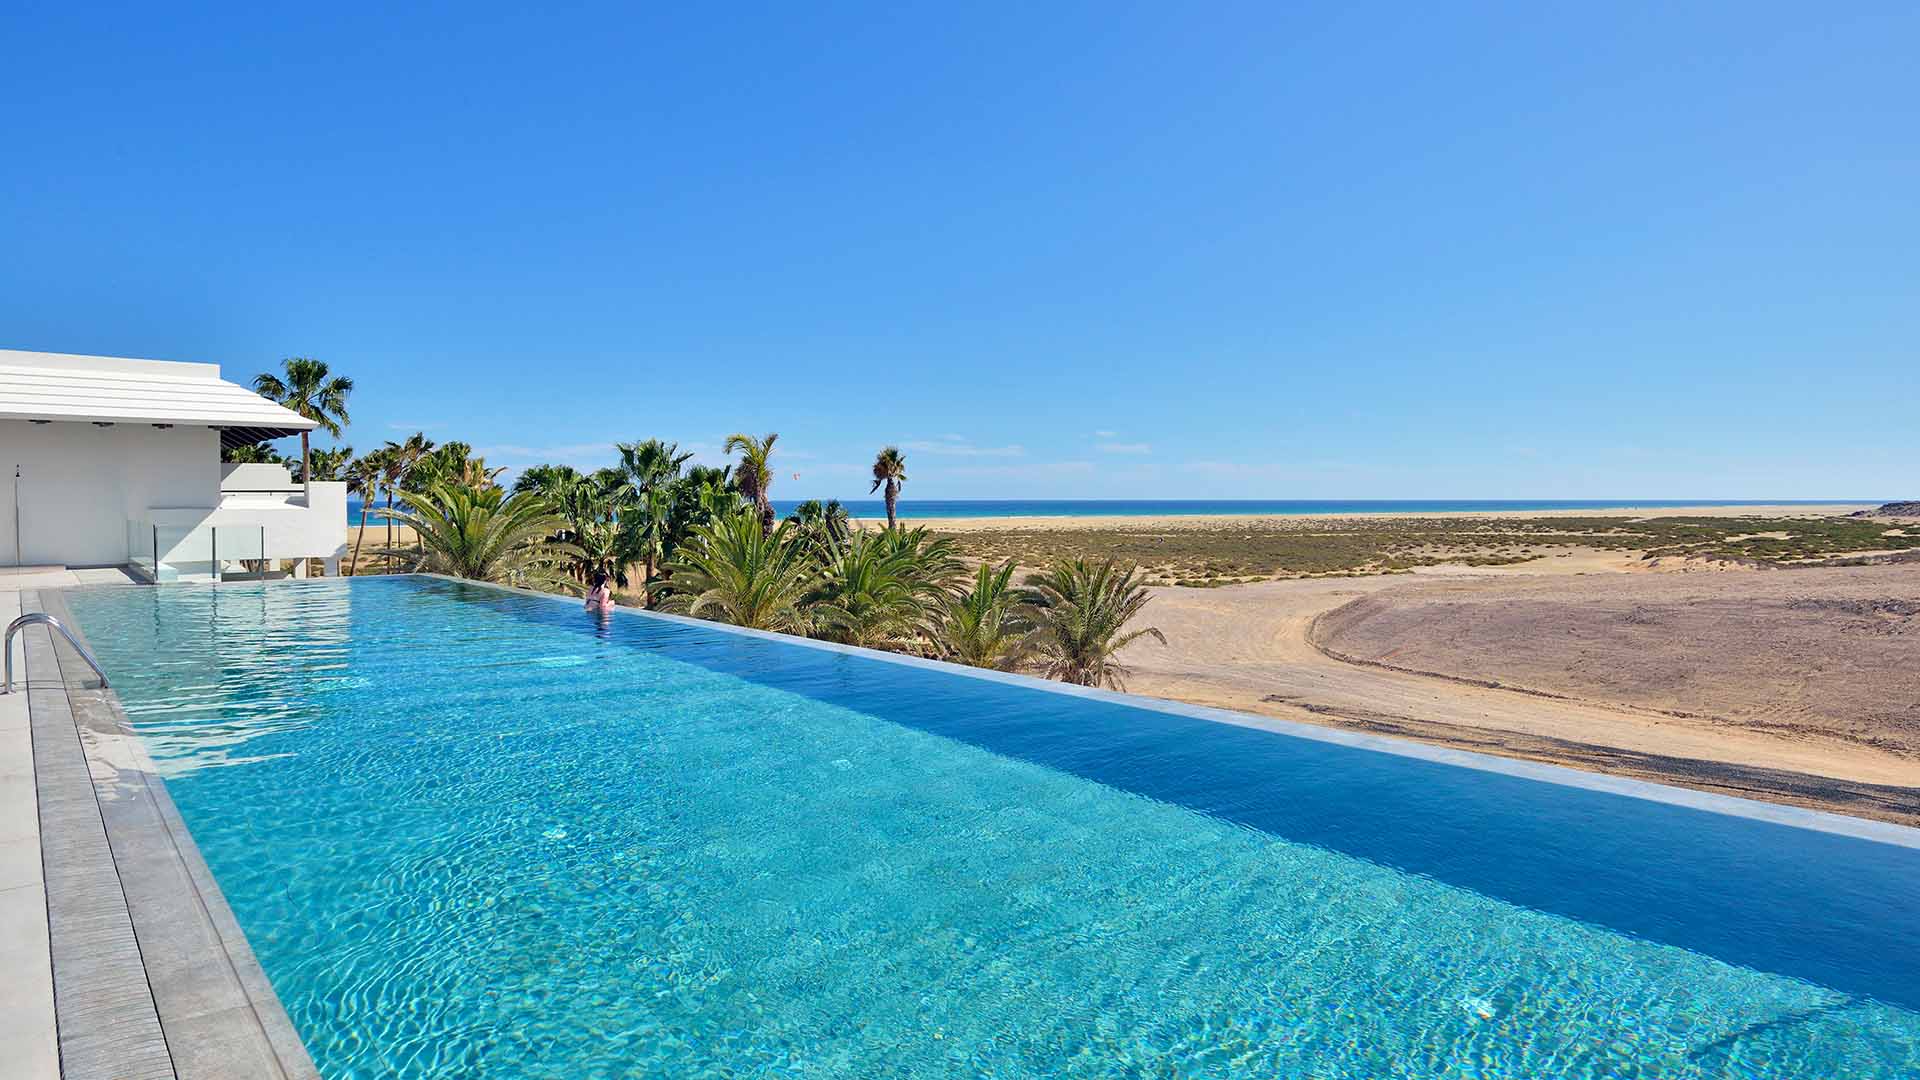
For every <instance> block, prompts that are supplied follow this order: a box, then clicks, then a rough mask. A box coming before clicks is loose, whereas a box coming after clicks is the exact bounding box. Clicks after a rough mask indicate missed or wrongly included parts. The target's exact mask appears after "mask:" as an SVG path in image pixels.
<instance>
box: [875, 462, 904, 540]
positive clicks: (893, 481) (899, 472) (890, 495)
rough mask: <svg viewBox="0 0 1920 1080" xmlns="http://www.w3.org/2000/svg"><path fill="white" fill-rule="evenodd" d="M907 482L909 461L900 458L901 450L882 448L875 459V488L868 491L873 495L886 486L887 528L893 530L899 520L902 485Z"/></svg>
mask: <svg viewBox="0 0 1920 1080" xmlns="http://www.w3.org/2000/svg"><path fill="white" fill-rule="evenodd" d="M906 482H907V459H906V458H904V457H901V456H900V448H899V447H897V446H888V447H883V448H881V450H880V452H879V453H878V454H876V455H874V458H873V487H872V488H870V489H868V491H867V494H869V495H871V494H873V493H874V492H876V491H879V490H880V488H881V486H882V485H885V486H886V489H887V493H886V494H885V495H884V496H882V498H884V499H886V500H887V528H889V529H891V528H893V527H894V524H895V523H896V521H897V520H898V519H897V518H896V517H895V510H896V509H897V508H898V507H899V505H900V485H901V484H904V483H906Z"/></svg>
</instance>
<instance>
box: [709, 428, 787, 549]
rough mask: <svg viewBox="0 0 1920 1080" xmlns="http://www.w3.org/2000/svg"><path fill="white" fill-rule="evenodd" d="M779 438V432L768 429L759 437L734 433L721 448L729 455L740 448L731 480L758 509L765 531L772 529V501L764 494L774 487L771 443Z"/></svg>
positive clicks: (762, 528)
mask: <svg viewBox="0 0 1920 1080" xmlns="http://www.w3.org/2000/svg"><path fill="white" fill-rule="evenodd" d="M779 437H780V435H779V433H778V432H770V433H768V434H767V436H766V437H765V438H761V439H756V438H754V437H753V436H751V435H742V434H738V433H735V434H733V435H729V436H727V445H726V448H725V450H724V451H723V452H724V453H728V454H731V453H733V452H734V451H735V450H738V451H740V464H739V466H738V467H737V468H735V469H734V471H733V482H734V484H736V485H737V486H738V487H739V488H740V494H742V495H745V496H746V497H747V499H748V500H749V501H751V502H752V503H753V505H754V506H755V507H756V508H757V509H758V510H759V511H760V531H761V532H764V533H771V532H773V503H772V502H771V501H769V500H768V497H767V493H768V490H769V489H770V488H772V487H773V466H772V464H771V460H772V458H773V443H774V440H776V439H778V438H779Z"/></svg>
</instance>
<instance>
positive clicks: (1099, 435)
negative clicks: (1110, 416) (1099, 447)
mask: <svg viewBox="0 0 1920 1080" xmlns="http://www.w3.org/2000/svg"><path fill="white" fill-rule="evenodd" d="M1119 434H1120V433H1119V432H1117V431H1096V432H1094V433H1093V437H1094V438H1096V439H1112V438H1116V437H1118V436H1119Z"/></svg>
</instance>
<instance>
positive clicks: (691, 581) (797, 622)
mask: <svg viewBox="0 0 1920 1080" xmlns="http://www.w3.org/2000/svg"><path fill="white" fill-rule="evenodd" d="M670 569H671V571H672V572H671V574H670V575H669V576H668V578H667V589H668V595H667V600H668V606H669V607H671V608H674V609H677V610H680V611H684V612H686V613H687V614H689V615H695V616H698V617H700V618H703V619H713V620H715V621H718V622H725V623H732V624H733V625H735V626H746V627H752V628H754V629H757V630H777V631H786V632H791V631H795V630H803V629H805V628H806V625H807V616H806V613H805V611H804V610H803V609H802V601H803V600H804V599H805V597H806V594H807V588H808V586H809V585H810V584H812V577H813V574H812V567H811V565H810V560H809V559H808V558H807V555H806V553H805V552H804V551H802V550H801V547H800V545H799V544H796V543H794V542H793V537H792V536H791V534H790V533H789V526H788V525H786V524H785V523H782V524H781V525H780V527H779V528H776V529H774V530H773V531H771V532H762V531H761V529H760V516H759V515H758V514H756V513H754V512H753V511H752V510H750V509H747V508H741V509H737V510H735V511H733V512H732V513H729V514H725V515H723V516H721V517H717V518H714V519H713V520H712V521H709V522H707V523H706V524H704V525H701V526H700V527H698V528H696V529H695V530H694V531H693V535H692V536H690V537H688V538H687V541H686V543H684V544H682V545H681V546H680V549H679V551H678V552H677V553H676V555H675V557H674V563H673V565H672V567H671V568H670Z"/></svg>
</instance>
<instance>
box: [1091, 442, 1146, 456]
mask: <svg viewBox="0 0 1920 1080" xmlns="http://www.w3.org/2000/svg"><path fill="white" fill-rule="evenodd" d="M1094 449H1096V450H1098V451H1100V452H1101V453H1103V454H1151V453H1153V444H1151V443H1143V442H1103V443H1101V444H1100V445H1098V446H1096V447H1094Z"/></svg>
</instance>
